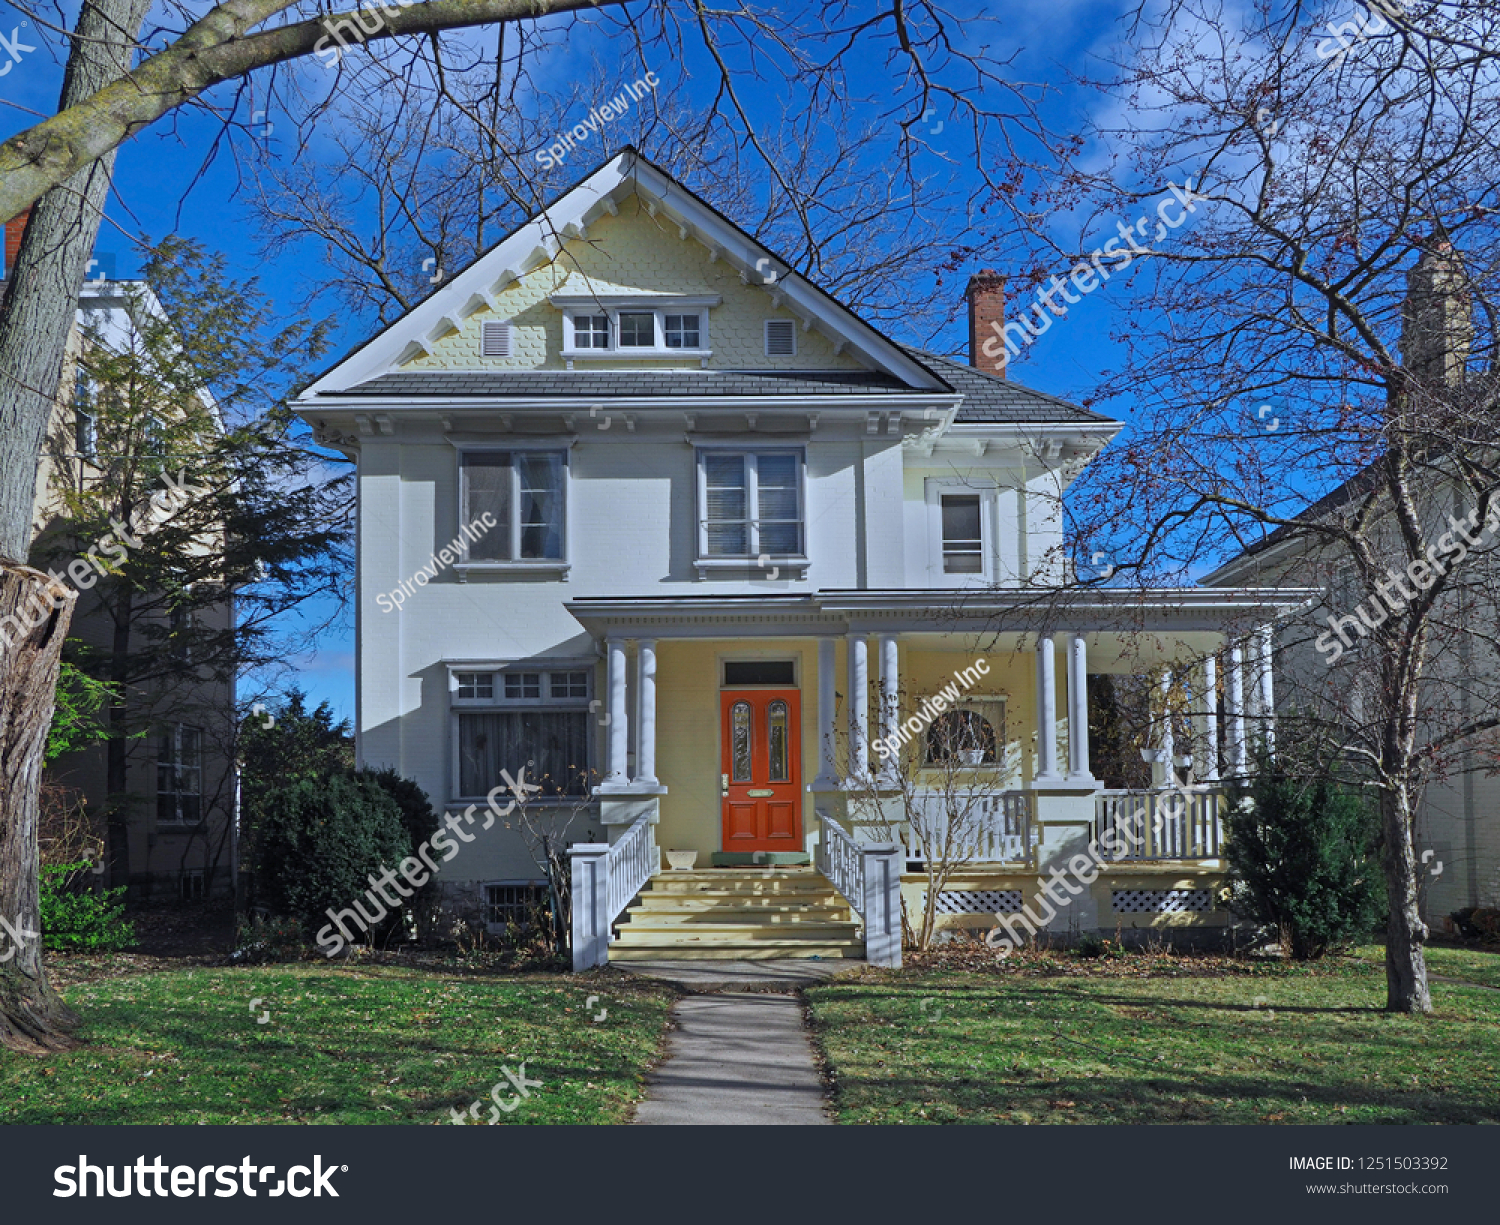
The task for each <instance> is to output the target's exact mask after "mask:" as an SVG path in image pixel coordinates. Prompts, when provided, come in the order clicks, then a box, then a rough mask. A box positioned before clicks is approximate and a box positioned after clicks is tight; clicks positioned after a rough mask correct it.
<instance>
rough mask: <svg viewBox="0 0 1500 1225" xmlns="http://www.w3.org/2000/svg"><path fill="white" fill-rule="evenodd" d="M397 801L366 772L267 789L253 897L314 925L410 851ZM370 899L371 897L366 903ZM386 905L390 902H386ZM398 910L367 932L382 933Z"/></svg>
mask: <svg viewBox="0 0 1500 1225" xmlns="http://www.w3.org/2000/svg"><path fill="white" fill-rule="evenodd" d="M411 849H412V845H411V838H410V836H409V835H408V833H407V831H406V825H405V824H404V823H403V821H402V817H401V808H400V806H399V805H398V804H397V803H396V801H395V800H393V799H392V798H391V797H390V795H389V794H387V792H386V791H385V789H384V788H383V787H382V786H381V785H380V784H379V783H377V782H375V781H374V780H373V779H371V778H369V777H367V776H365V775H360V774H356V775H349V776H346V775H335V776H334V777H332V778H327V779H316V780H314V779H303V780H302V781H301V782H296V783H292V784H291V785H290V786H287V787H282V788H279V789H276V790H273V791H270V792H268V793H267V794H266V796H265V797H264V801H263V808H262V815H261V828H260V834H259V837H258V838H257V840H256V847H255V860H254V870H255V899H256V904H257V905H258V906H260V907H261V908H263V909H265V910H267V911H269V912H270V913H271V914H274V915H283V916H286V917H289V918H292V919H295V920H296V921H297V922H299V923H300V924H302V925H303V928H304V931H313V930H316V928H317V927H319V926H322V925H323V924H325V923H327V922H328V919H327V916H326V914H325V911H327V910H328V909H329V908H330V907H332V908H333V909H334V910H343V909H346V908H348V907H349V906H351V905H353V903H354V902H355V900H356V899H360V900H363V898H364V894H365V893H366V892H367V891H369V889H370V880H369V878H370V876H371V875H375V876H379V875H380V873H381V872H382V871H383V870H384V869H386V868H392V869H394V868H395V867H396V866H397V865H398V864H400V862H401V860H402V859H404V858H405V857H406V856H407V855H409V854H411ZM366 905H367V906H369V903H366ZM385 908H386V909H389V907H385ZM399 921H400V911H399V910H398V911H397V912H396V914H395V915H393V916H392V917H391V918H389V919H386V920H385V921H384V922H382V923H381V924H380V925H379V927H378V929H377V930H376V931H375V932H373V933H371V934H372V936H374V937H379V936H383V935H385V934H386V933H388V932H389V931H390V930H391V929H392V928H394V927H395V926H397V924H398V923H399Z"/></svg>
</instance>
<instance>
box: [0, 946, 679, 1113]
mask: <svg viewBox="0 0 1500 1225" xmlns="http://www.w3.org/2000/svg"><path fill="white" fill-rule="evenodd" d="M65 995H66V998H67V1000H68V1002H69V1003H70V1004H71V1005H72V1006H73V1008H74V1009H76V1010H77V1011H78V1012H79V1013H80V1014H81V1015H82V1016H83V1018H84V1023H85V1024H84V1029H83V1030H82V1032H81V1035H80V1036H81V1037H82V1038H83V1039H84V1040H85V1042H86V1043H87V1045H85V1046H84V1047H82V1048H80V1049H78V1050H76V1051H71V1052H68V1053H66V1054H61V1055H54V1056H51V1057H49V1058H44V1059H37V1058H33V1057H29V1056H20V1055H14V1054H10V1053H7V1052H3V1051H0V1123H6V1124H15V1123H322V1122H328V1123H422V1124H437V1123H448V1122H449V1121H450V1120H451V1115H450V1113H449V1111H450V1107H457V1108H459V1109H460V1110H467V1109H468V1108H469V1107H470V1106H471V1104H472V1103H474V1102H479V1103H480V1105H479V1107H478V1109H477V1111H476V1112H474V1115H473V1116H471V1117H475V1118H476V1121H478V1122H487V1121H489V1119H490V1118H491V1116H492V1115H493V1116H494V1117H496V1118H497V1119H498V1121H499V1122H502V1123H528V1124H534V1123H614V1122H620V1121H622V1120H623V1119H624V1118H625V1117H626V1116H627V1115H628V1113H629V1111H630V1108H631V1106H632V1105H633V1103H634V1102H635V1101H637V1100H638V1099H639V1098H640V1096H641V1083H642V1078H643V1076H644V1073H645V1071H646V1067H647V1064H648V1063H649V1062H650V1061H651V1060H652V1059H653V1058H654V1057H655V1056H656V1053H657V1051H658V1048H659V1046H660V1044H661V1040H662V1035H663V1033H664V1031H665V1028H666V1018H667V1009H668V1008H669V1007H670V1006H671V1002H672V998H673V997H672V995H671V993H670V992H669V991H667V990H666V989H665V988H663V987H661V986H660V985H658V984H652V983H648V982H644V981H641V980H638V979H631V978H626V977H625V976H624V975H619V974H599V975H590V976H587V977H584V978H574V977H571V976H567V975H560V974H547V975H541V974H538V975H523V976H510V977H481V976H468V975H453V974H446V973H436V972H432V971H424V970H412V969H405V968H393V967H376V966H364V967H361V966H357V965H351V966H340V967H331V966H323V965H312V964H293V965H274V966H263V967H253V968H252V967H247V968H240V969H196V970H173V971H168V972H163V973H152V974H136V975H129V976H126V977H117V978H102V979H95V980H93V981H89V982H83V983H77V984H75V985H74V986H72V987H70V988H69V989H67V990H66V992H65ZM591 995H594V996H598V997H599V998H597V999H596V1000H594V1001H593V1002H592V1004H591V1005H590V1004H589V996H591ZM252 1001H258V1002H252ZM601 1014H602V1015H601ZM595 1018H598V1019H597V1020H596V1019H595ZM523 1062H524V1063H525V1065H526V1066H525V1073H524V1079H525V1081H526V1082H532V1081H540V1082H541V1084H540V1085H539V1086H536V1085H531V1084H527V1085H526V1086H525V1090H526V1092H525V1096H524V1097H522V1096H521V1095H520V1093H519V1092H518V1091H517V1089H516V1087H515V1086H514V1084H513V1083H512V1082H511V1081H510V1080H508V1079H507V1077H506V1069H509V1070H510V1072H512V1073H513V1074H515V1076H516V1077H517V1079H520V1078H521V1075H522V1072H521V1064H522V1063H523ZM495 1085H498V1086H499V1087H498V1088H497V1089H496V1090H495V1096H494V1097H492V1096H491V1087H492V1086H495ZM496 1100H498V1102H499V1103H500V1104H501V1105H510V1104H511V1103H516V1105H515V1106H514V1108H513V1109H511V1110H509V1111H504V1110H501V1109H497V1108H496V1107H495V1105H494V1103H495V1102H496Z"/></svg>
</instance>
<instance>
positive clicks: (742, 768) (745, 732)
mask: <svg viewBox="0 0 1500 1225" xmlns="http://www.w3.org/2000/svg"><path fill="white" fill-rule="evenodd" d="M729 724H730V728H731V734H732V736H733V738H734V747H733V750H732V757H733V763H732V764H731V766H730V771H731V776H732V777H733V779H734V781H735V782H737V783H748V782H750V781H751V780H750V703H749V702H736V703H735V704H734V709H733V710H731V711H730V713H729Z"/></svg>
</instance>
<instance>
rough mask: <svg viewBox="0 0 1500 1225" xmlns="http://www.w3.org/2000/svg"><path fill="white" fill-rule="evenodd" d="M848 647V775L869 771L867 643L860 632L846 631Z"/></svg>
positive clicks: (868, 670) (858, 774)
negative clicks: (850, 632) (848, 633)
mask: <svg viewBox="0 0 1500 1225" xmlns="http://www.w3.org/2000/svg"><path fill="white" fill-rule="evenodd" d="M848 650H849V777H850V778H864V777H865V776H866V775H868V774H869V772H870V644H869V640H868V639H867V638H866V637H865V636H864V635H863V634H850V635H849V641H848Z"/></svg>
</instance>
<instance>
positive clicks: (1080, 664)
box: [1068, 633, 1095, 787]
mask: <svg viewBox="0 0 1500 1225" xmlns="http://www.w3.org/2000/svg"><path fill="white" fill-rule="evenodd" d="M1068 781H1069V782H1076V783H1078V784H1079V785H1080V786H1088V787H1092V786H1094V785H1095V783H1094V775H1093V773H1092V771H1090V769H1089V668H1088V644H1087V643H1086V642H1085V641H1084V638H1083V635H1082V634H1076V633H1075V634H1073V635H1072V636H1071V637H1069V639H1068Z"/></svg>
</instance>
